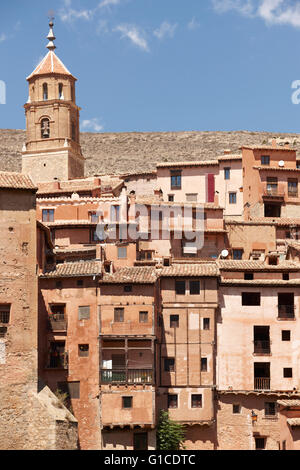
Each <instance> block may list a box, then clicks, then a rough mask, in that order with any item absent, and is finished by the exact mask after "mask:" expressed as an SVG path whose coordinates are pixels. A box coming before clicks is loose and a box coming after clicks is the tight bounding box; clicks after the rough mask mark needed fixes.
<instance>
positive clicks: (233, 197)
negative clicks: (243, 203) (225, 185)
mask: <svg viewBox="0 0 300 470" xmlns="http://www.w3.org/2000/svg"><path fill="white" fill-rule="evenodd" d="M229 204H236V193H229Z"/></svg>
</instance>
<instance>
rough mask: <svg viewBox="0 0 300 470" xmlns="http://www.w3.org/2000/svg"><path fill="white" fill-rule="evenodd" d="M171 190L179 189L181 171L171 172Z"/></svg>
mask: <svg viewBox="0 0 300 470" xmlns="http://www.w3.org/2000/svg"><path fill="white" fill-rule="evenodd" d="M171 189H181V171H180V170H174V171H171Z"/></svg>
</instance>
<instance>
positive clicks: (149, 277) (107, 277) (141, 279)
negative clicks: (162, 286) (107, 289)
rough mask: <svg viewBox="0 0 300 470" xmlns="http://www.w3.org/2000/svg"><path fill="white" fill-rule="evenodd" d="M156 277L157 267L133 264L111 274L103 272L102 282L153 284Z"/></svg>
mask: <svg viewBox="0 0 300 470" xmlns="http://www.w3.org/2000/svg"><path fill="white" fill-rule="evenodd" d="M156 279H157V269H156V268H155V267H152V266H150V267H149V266H134V267H128V268H120V269H118V270H117V271H116V272H115V273H113V274H104V275H103V279H102V281H101V282H102V283H105V284H116V283H117V284H124V283H133V284H153V283H154V282H155V281H156Z"/></svg>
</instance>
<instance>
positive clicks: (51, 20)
mask: <svg viewBox="0 0 300 470" xmlns="http://www.w3.org/2000/svg"><path fill="white" fill-rule="evenodd" d="M48 18H49V20H50V22H51V23H52V22H53V20H54V18H55V11H54V10H49V11H48Z"/></svg>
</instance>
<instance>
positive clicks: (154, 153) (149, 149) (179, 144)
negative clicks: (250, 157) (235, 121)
mask: <svg viewBox="0 0 300 470" xmlns="http://www.w3.org/2000/svg"><path fill="white" fill-rule="evenodd" d="M273 137H283V138H284V139H286V138H288V139H290V141H291V143H292V146H294V148H296V149H297V151H298V154H299V156H300V138H299V137H300V135H299V134H280V133H278V134H275V133H274V134H272V133H265V132H248V131H232V132H200V131H199V132H198V131H190V132H160V133H159V132H153V133H148V132H144V133H143V132H139V133H138V132H137V133H136V132H131V133H100V134H95V133H82V134H81V145H82V150H83V154H84V156H85V157H86V175H87V176H91V175H94V174H102V173H110V174H120V173H121V174H122V173H129V172H137V171H152V170H154V169H155V165H156V163H157V162H163V161H182V160H208V159H213V158H216V156H217V155H220V154H222V153H223V151H224V149H230V150H231V151H232V152H239V147H240V146H241V145H258V144H266V143H269V141H270V139H272V138H273ZM23 142H25V131H22V130H12V129H2V130H1V129H0V170H2V171H20V170H21V149H22V145H23Z"/></svg>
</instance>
